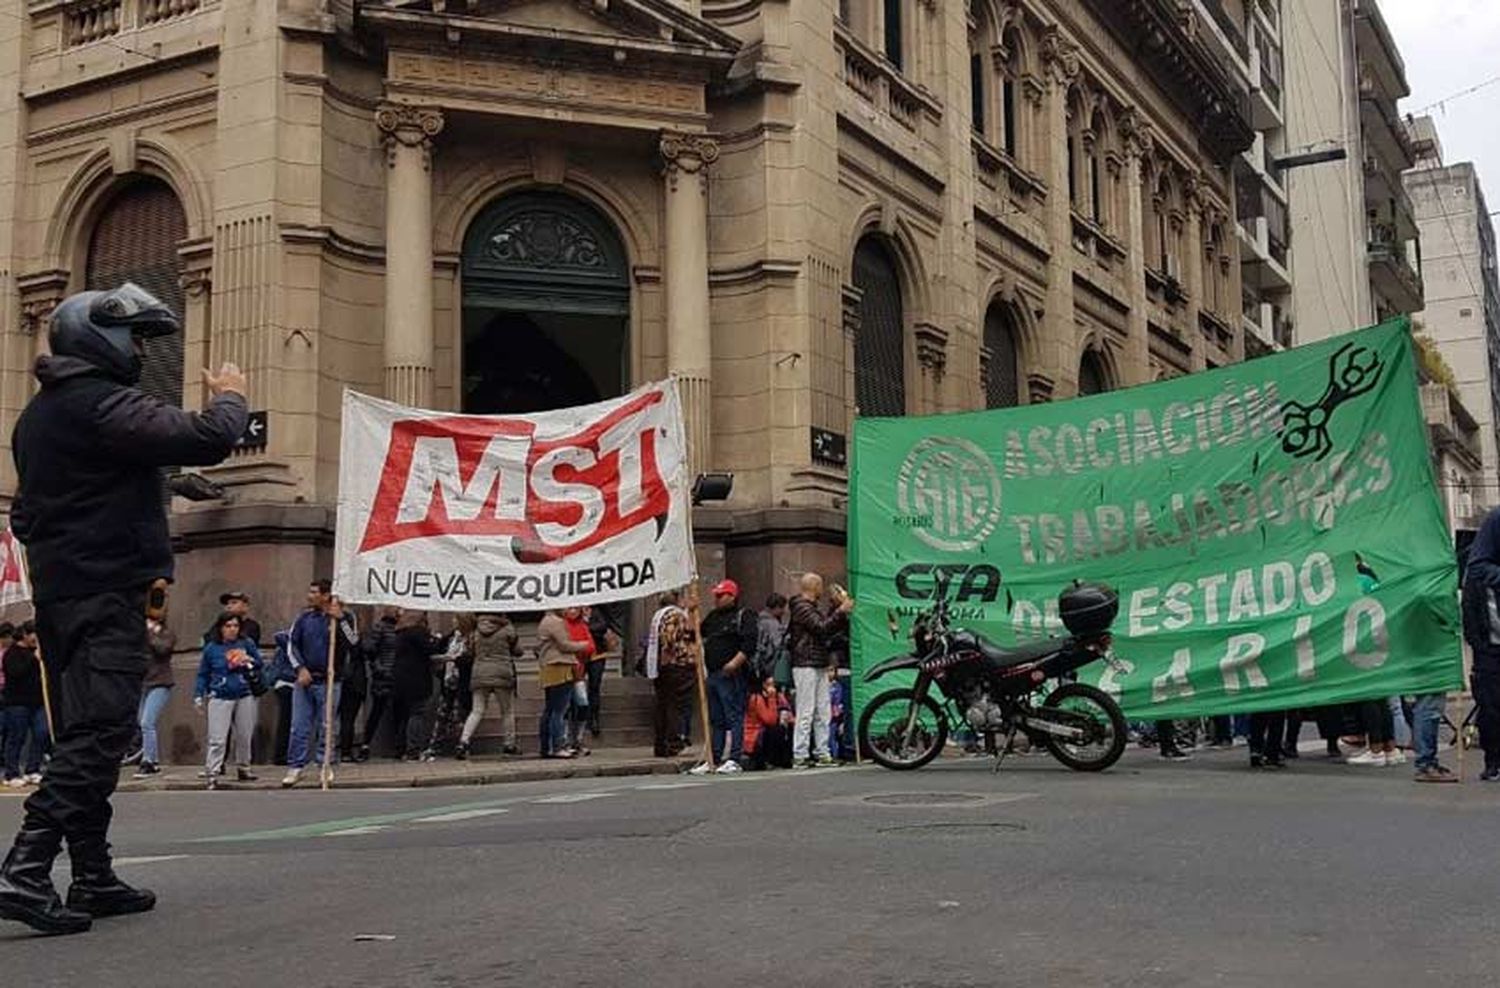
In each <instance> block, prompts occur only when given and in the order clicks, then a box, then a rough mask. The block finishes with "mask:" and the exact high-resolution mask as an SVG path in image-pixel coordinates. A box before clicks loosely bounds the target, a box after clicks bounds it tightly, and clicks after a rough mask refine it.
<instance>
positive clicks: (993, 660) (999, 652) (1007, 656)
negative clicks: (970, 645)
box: [979, 638, 1063, 669]
mask: <svg viewBox="0 0 1500 988" xmlns="http://www.w3.org/2000/svg"><path fill="white" fill-rule="evenodd" d="M1062 647H1063V640H1062V639H1060V638H1047V639H1044V640H1042V641H1039V642H1027V643H1026V644H1024V645H995V644H993V643H991V642H987V641H985V640H984V639H982V638H981V639H980V640H979V652H980V654H981V655H983V656H984V658H985V661H987V662H989V663H990V664H991V665H993V666H995V667H996V668H1001V669H1006V668H1009V667H1011V666H1019V665H1025V664H1026V663H1028V662H1035V661H1037V660H1038V659H1045V658H1046V657H1047V656H1049V655H1052V654H1054V653H1056V652H1058V651H1060V650H1061V649H1062Z"/></svg>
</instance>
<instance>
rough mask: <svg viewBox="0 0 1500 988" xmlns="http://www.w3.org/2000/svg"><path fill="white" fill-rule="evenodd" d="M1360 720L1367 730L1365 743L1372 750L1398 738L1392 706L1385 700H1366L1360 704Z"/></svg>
mask: <svg viewBox="0 0 1500 988" xmlns="http://www.w3.org/2000/svg"><path fill="white" fill-rule="evenodd" d="M1359 720H1360V724H1361V726H1363V727H1364V730H1365V741H1366V742H1367V743H1368V744H1369V746H1370V747H1372V748H1373V747H1374V746H1375V745H1377V744H1381V745H1383V744H1385V743H1386V742H1387V741H1390V740H1392V739H1393V738H1395V736H1396V724H1395V718H1394V717H1392V716H1391V707H1390V704H1388V703H1386V702H1385V701H1384V700H1366V701H1364V702H1363V703H1361V704H1359Z"/></svg>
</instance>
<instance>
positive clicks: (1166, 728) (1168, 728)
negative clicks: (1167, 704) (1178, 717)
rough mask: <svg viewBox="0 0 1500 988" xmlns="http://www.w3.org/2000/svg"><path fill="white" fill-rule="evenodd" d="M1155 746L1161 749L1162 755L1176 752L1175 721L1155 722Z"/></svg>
mask: <svg viewBox="0 0 1500 988" xmlns="http://www.w3.org/2000/svg"><path fill="white" fill-rule="evenodd" d="M1156 746H1157V747H1158V748H1159V749H1161V753H1162V754H1163V755H1165V754H1166V753H1167V752H1169V751H1176V750H1177V722H1176V721H1175V720H1159V721H1157V722H1156Z"/></svg>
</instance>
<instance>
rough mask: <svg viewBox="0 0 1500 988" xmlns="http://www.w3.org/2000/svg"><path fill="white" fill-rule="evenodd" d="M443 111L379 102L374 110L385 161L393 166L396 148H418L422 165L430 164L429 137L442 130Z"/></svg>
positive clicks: (430, 139)
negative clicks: (383, 147) (420, 151)
mask: <svg viewBox="0 0 1500 988" xmlns="http://www.w3.org/2000/svg"><path fill="white" fill-rule="evenodd" d="M443 123H444V121H443V111H441V110H439V109H436V108H435V107H430V106H412V105H410V104H407V103H382V104H380V106H379V107H377V108H376V110H375V126H377V127H379V128H380V133H381V135H382V139H383V140H384V141H385V147H386V163H387V164H388V165H389V166H391V167H395V165H396V148H398V147H407V148H421V149H422V152H423V154H422V164H423V167H430V166H431V163H432V162H431V152H432V139H433V138H434V137H436V136H438V135H439V134H441V133H442V132H443Z"/></svg>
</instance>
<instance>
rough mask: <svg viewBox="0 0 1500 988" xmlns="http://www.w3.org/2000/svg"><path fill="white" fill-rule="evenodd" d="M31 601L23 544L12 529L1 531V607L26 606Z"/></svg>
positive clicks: (6, 528) (7, 528)
mask: <svg viewBox="0 0 1500 988" xmlns="http://www.w3.org/2000/svg"><path fill="white" fill-rule="evenodd" d="M30 600H31V581H30V580H28V579H27V578H26V561H25V559H24V558H22V556H21V543H20V542H17V541H16V537H15V535H14V534H13V533H12V532H11V530H10V527H9V526H7V527H5V528H4V529H0V607H5V606H7V605H9V604H25V603H28V602H30Z"/></svg>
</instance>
